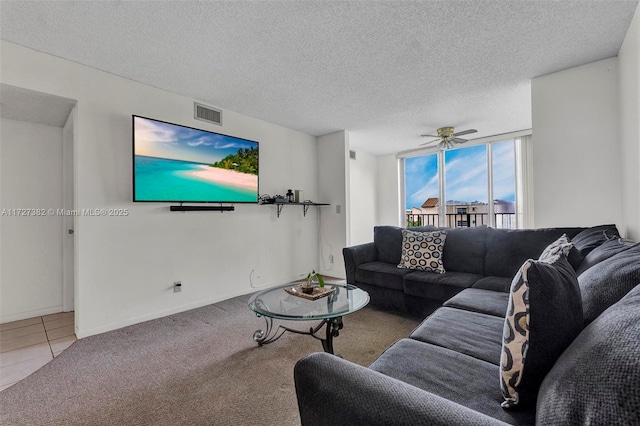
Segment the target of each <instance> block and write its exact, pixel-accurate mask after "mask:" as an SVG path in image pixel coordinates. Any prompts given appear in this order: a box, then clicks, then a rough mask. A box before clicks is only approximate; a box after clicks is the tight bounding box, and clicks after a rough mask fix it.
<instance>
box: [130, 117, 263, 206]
mask: <svg viewBox="0 0 640 426" xmlns="http://www.w3.org/2000/svg"><path fill="white" fill-rule="evenodd" d="M133 201H147V202H172V203H173V202H179V203H182V202H185V203H187V202H188V203H257V202H258V142H255V141H250V140H246V139H241V138H236V137H233V136H228V135H223V134H220V133H214V132H209V131H206V130H198V129H194V128H191V127H186V126H180V125H178V124H172V123H167V122H164V121H159V120H153V119H150V118H145V117H139V116H137V115H134V116H133Z"/></svg>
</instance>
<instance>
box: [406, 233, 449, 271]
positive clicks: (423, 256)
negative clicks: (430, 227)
mask: <svg viewBox="0 0 640 426" xmlns="http://www.w3.org/2000/svg"><path fill="white" fill-rule="evenodd" d="M446 238H447V232H446V231H432V232H414V231H409V230H406V229H403V230H402V254H401V255H400V263H399V264H398V268H407V269H415V270H419V271H430V272H436V273H438V274H442V273H443V272H444V265H443V263H442V251H443V248H444V244H445V241H446Z"/></svg>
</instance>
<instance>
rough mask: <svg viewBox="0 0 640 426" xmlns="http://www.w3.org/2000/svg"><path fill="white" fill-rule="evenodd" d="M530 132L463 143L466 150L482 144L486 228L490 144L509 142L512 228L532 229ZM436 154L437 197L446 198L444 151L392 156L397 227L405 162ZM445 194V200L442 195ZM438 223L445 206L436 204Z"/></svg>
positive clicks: (491, 219) (402, 220)
mask: <svg viewBox="0 0 640 426" xmlns="http://www.w3.org/2000/svg"><path fill="white" fill-rule="evenodd" d="M531 135H532V132H531V129H526V130H520V131H517V132H510V133H502V134H498V135H493V136H488V137H484V138H478V139H473V140H470V141H469V142H467V143H465V145H464V147H461V148H467V147H472V146H477V145H486V146H487V149H486V156H487V160H486V161H487V163H486V164H487V194H488V201H489V202H488V206H487V207H488V219H489V223H488V226H491V227H495V217H494V213H495V209H494V205H493V202H491V201H492V200H493V144H495V143H501V142H505V141H507V140H509V139H513V143H514V163H515V164H514V171H515V221H516V229H523V228H531V227H532V226H533V211H534V209H533V171H532V161H531V160H532V147H531ZM430 154H437V156H438V157H437V160H438V197H439V198H440V199H444V198H446V191H445V186H446V181H445V179H446V177H445V168H444V164H445V162H444V151H442V150H440V149H438V148H437V147H431V148H423V149H416V150H410V151H404V152H400V153H398V154H396V158H397V159H398V176H399V191H398V192H399V194H400V200H401V203H400V212H399V213H400V225H401V226H403V227H406V226H407V210H406V205H405V203H406V182H405V176H406V173H405V171H406V168H405V159H407V158H412V157H418V156H423V155H430ZM443 194H445V197H442V195H443ZM438 204H439V205H438V220H439V223H443V224H445V225H446V223H447V222H446V203H438Z"/></svg>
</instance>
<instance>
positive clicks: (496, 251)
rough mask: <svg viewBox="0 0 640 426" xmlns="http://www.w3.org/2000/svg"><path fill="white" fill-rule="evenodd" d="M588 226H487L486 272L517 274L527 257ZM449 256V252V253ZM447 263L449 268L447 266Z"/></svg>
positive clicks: (489, 273)
mask: <svg viewBox="0 0 640 426" xmlns="http://www.w3.org/2000/svg"><path fill="white" fill-rule="evenodd" d="M583 229H585V228H541V229H491V228H489V229H488V230H487V239H486V242H487V255H486V256H485V263H484V274H485V275H487V276H497V277H509V278H511V277H513V276H514V275H515V274H516V272H518V269H519V268H520V266H522V264H523V263H524V261H525V260H527V259H537V258H538V257H539V256H540V254H541V253H542V251H543V250H544V249H545V248H546V247H547V246H548V245H549V244H551V243H552V242H554V241H555V240H557V239H558V238H560V237H561V236H562V234H566V235H567V237H569V239H571V238H573V236H575V235H576V234H577V233H578V232H580V231H582V230H583ZM445 259H446V254H445ZM446 266H447V265H446V263H445V268H446Z"/></svg>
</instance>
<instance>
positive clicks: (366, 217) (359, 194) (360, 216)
mask: <svg viewBox="0 0 640 426" xmlns="http://www.w3.org/2000/svg"><path fill="white" fill-rule="evenodd" d="M377 176H378V161H377V157H376V156H374V155H371V154H369V153H367V152H364V151H356V158H355V159H351V158H350V159H349V187H350V190H349V195H350V197H349V204H348V205H349V222H350V237H349V243H350V245H356V244H363V243H368V242H371V241H372V239H373V227H374V226H375V225H376V224H377V209H376V206H377V200H378V194H379V191H378V188H377Z"/></svg>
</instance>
